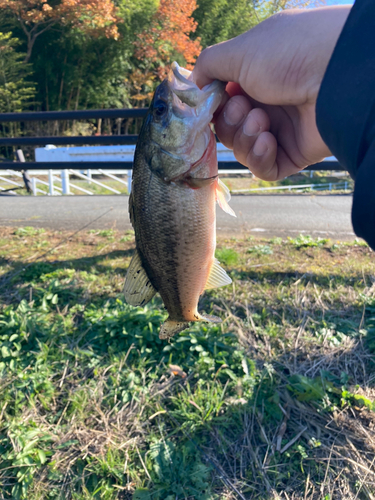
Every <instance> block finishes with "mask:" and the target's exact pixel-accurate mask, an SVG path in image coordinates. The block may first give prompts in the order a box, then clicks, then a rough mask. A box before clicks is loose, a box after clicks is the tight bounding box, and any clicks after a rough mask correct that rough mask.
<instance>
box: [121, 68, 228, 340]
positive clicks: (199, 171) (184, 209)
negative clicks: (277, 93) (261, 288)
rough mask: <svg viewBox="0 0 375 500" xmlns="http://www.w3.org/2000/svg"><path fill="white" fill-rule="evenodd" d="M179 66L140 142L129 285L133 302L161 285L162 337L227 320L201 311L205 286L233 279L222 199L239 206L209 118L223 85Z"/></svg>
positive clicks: (154, 104)
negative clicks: (225, 253) (219, 257)
mask: <svg viewBox="0 0 375 500" xmlns="http://www.w3.org/2000/svg"><path fill="white" fill-rule="evenodd" d="M174 64H175V63H174ZM173 71H174V74H173V75H169V77H168V79H167V80H165V81H164V82H163V83H162V84H161V85H160V86H159V87H158V88H157V90H156V92H155V96H154V99H153V102H152V103H151V106H150V109H149V112H148V115H147V116H146V118H145V121H144V123H143V126H142V129H141V132H140V135H139V138H138V142H137V146H136V153H135V158H134V167H133V181H132V193H131V196H130V198H129V214H130V219H131V222H132V225H133V227H134V231H135V236H136V252H135V255H134V257H133V260H132V262H131V264H130V266H129V269H128V273H127V276H126V281H125V289H124V293H125V298H126V300H127V301H128V302H129V303H130V304H132V305H134V306H136V305H144V304H145V303H147V302H148V301H149V300H150V299H151V298H152V296H153V294H154V293H156V292H159V294H160V296H161V298H162V300H163V302H164V305H165V307H166V309H167V311H168V313H169V318H168V319H167V321H166V322H165V323H164V324H163V325H162V327H161V330H160V338H169V337H172V336H173V335H175V334H176V333H178V332H180V331H182V330H183V329H185V328H187V327H188V325H189V322H191V321H210V322H220V321H221V320H220V318H217V317H215V316H209V315H206V314H201V313H199V312H198V310H197V307H198V301H199V297H200V296H201V294H202V293H203V291H204V289H205V288H206V289H207V288H215V287H218V286H223V285H226V284H229V283H230V282H231V280H230V278H229V277H228V276H227V275H226V273H225V271H224V270H223V269H221V268H220V266H219V265H218V262H217V261H216V260H215V257H214V254H215V245H216V229H215V210H216V201H218V202H219V204H220V206H221V207H222V208H223V209H224V210H226V211H227V212H228V213H231V215H233V211H232V210H231V209H230V207H229V205H228V204H227V201H228V199H229V192H228V190H227V188H226V187H225V186H224V185H222V184H220V181H219V180H218V177H217V174H218V166H217V158H216V142H215V140H214V136H213V133H212V131H211V129H210V126H209V122H210V120H211V118H212V115H213V112H214V111H215V109H216V107H217V106H218V104H219V103H220V99H221V96H222V93H223V91H224V86H223V84H222V83H220V82H214V83H213V84H211V85H209V86H207V87H205V88H204V89H202V90H200V89H198V87H196V85H195V84H194V83H193V82H191V81H189V80H188V79H187V77H188V72H187V71H186V70H183V69H182V68H178V69H177V70H176V66H175V67H174V68H173ZM184 99H186V101H184ZM186 103H188V104H186Z"/></svg>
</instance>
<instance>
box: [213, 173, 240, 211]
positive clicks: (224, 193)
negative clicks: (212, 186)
mask: <svg viewBox="0 0 375 500" xmlns="http://www.w3.org/2000/svg"><path fill="white" fill-rule="evenodd" d="M230 198H231V196H230V191H229V189H228V188H227V186H226V185H225V184H224V182H223V181H222V180H220V179H218V181H217V184H216V201H217V202H218V204H219V207H220V208H221V209H222V210H224V212H226V213H227V214H229V215H232V216H233V217H237V215H236V213H235V211H234V210H233V209H232V208H231V207H230V206H229V203H228V202H229V200H230Z"/></svg>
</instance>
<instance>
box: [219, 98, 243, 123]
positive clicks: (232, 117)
mask: <svg viewBox="0 0 375 500" xmlns="http://www.w3.org/2000/svg"><path fill="white" fill-rule="evenodd" d="M244 116H245V114H244V112H243V111H242V108H241V106H240V105H239V104H238V103H237V102H236V101H234V102H230V103H229V104H228V105H227V107H226V108H225V111H224V120H225V121H226V123H227V124H228V125H230V126H232V127H233V125H237V124H238V123H240V121H242V120H243V118H244Z"/></svg>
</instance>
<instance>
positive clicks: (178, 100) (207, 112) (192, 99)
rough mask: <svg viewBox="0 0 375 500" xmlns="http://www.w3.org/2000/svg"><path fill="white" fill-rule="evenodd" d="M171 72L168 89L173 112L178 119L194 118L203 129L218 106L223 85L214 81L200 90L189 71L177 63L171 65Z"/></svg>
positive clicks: (222, 92)
mask: <svg viewBox="0 0 375 500" xmlns="http://www.w3.org/2000/svg"><path fill="white" fill-rule="evenodd" d="M171 70H172V71H170V73H169V75H168V87H169V89H170V90H171V91H172V93H173V103H172V107H173V112H174V113H175V114H176V115H177V116H179V117H180V118H195V119H196V120H195V121H199V125H200V127H202V128H203V127H205V126H206V125H208V124H209V123H210V121H211V120H212V117H213V114H214V112H215V111H216V109H217V108H218V106H219V104H220V101H221V98H222V96H223V94H224V90H225V83H224V82H220V81H219V80H215V81H213V82H212V83H210V84H209V85H206V86H205V87H203V88H202V89H200V88H199V87H198V86H197V84H196V83H195V82H194V80H193V74H192V72H191V71H189V70H187V69H185V68H181V66H179V65H178V63H177V62H173V63H172V66H171ZM195 125H198V123H196V124H195Z"/></svg>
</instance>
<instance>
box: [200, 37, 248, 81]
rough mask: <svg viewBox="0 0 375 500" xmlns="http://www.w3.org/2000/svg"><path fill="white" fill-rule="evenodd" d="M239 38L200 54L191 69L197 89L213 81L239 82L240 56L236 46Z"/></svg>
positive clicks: (214, 46) (209, 48)
mask: <svg viewBox="0 0 375 500" xmlns="http://www.w3.org/2000/svg"><path fill="white" fill-rule="evenodd" d="M241 36H242V35H240V36H239V37H237V38H233V39H232V40H228V41H227V42H221V43H219V44H217V45H213V46H212V47H208V48H207V49H204V50H203V52H201V54H200V55H199V57H198V59H197V61H196V63H195V67H194V69H193V78H194V81H195V83H196V84H197V85H198V87H199V88H202V87H204V86H205V85H208V84H209V83H211V82H212V81H213V80H221V81H222V82H236V83H238V82H239V76H240V72H241V63H242V55H241V54H240V53H239V51H238V47H237V46H238V39H239V38H241Z"/></svg>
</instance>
